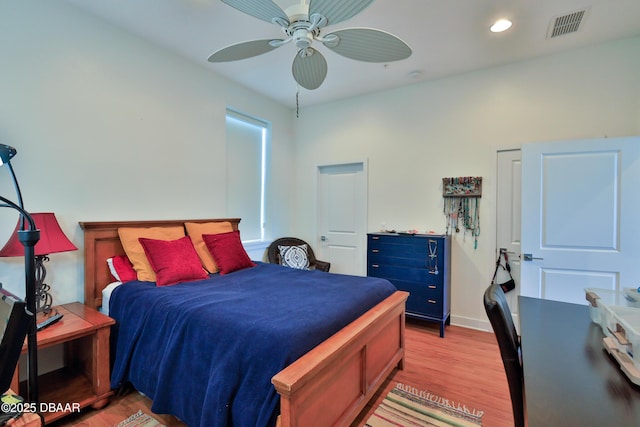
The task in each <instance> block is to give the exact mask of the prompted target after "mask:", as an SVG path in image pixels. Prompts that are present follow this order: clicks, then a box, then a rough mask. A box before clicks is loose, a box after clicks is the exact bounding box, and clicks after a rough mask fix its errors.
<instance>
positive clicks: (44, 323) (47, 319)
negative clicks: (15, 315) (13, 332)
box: [36, 311, 62, 331]
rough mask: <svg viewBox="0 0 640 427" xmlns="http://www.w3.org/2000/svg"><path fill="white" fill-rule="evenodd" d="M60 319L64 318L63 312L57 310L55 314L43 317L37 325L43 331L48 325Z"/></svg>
mask: <svg viewBox="0 0 640 427" xmlns="http://www.w3.org/2000/svg"><path fill="white" fill-rule="evenodd" d="M60 319H62V314H60V313H58V312H57V311H56V313H55V314H52V315H50V316H47V317H45V318H44V319H42V320H41V321H39V322H38V324H37V325H36V329H37V330H38V331H41V330H43V329H44V328H46V327H47V326H51V325H53V324H54V323H56V322H57V321H58V320H60Z"/></svg>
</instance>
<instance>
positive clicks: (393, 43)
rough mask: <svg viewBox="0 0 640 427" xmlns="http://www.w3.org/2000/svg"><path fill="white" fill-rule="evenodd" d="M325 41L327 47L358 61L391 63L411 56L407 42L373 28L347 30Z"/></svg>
mask: <svg viewBox="0 0 640 427" xmlns="http://www.w3.org/2000/svg"><path fill="white" fill-rule="evenodd" d="M334 36H336V37H337V40H335V37H334ZM324 39H325V41H324V42H323V43H324V45H325V46H326V47H328V48H329V49H331V50H333V51H334V52H336V53H338V54H340V55H342V56H346V57H347V58H351V59H355V60H357V61H365V62H391V61H399V60H401V59H406V58H408V57H409V56H411V48H410V47H409V45H407V44H406V43H405V42H403V41H402V40H400V39H399V38H398V37H396V36H394V35H393V34H390V33H387V32H386V31H381V30H374V29H372V28H347V29H345V30H339V31H334V32H333V33H330V34H327V35H325V36H324Z"/></svg>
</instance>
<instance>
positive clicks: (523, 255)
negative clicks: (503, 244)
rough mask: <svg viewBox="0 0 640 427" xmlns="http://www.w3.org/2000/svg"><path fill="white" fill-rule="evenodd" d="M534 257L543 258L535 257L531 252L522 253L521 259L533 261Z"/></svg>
mask: <svg viewBox="0 0 640 427" xmlns="http://www.w3.org/2000/svg"><path fill="white" fill-rule="evenodd" d="M534 259H544V258H536V257H534V256H533V255H531V254H522V260H523V261H533V260H534Z"/></svg>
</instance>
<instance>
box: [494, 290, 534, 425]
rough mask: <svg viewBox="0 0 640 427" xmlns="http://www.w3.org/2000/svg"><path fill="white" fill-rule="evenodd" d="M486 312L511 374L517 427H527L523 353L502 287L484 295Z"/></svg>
mask: <svg viewBox="0 0 640 427" xmlns="http://www.w3.org/2000/svg"><path fill="white" fill-rule="evenodd" d="M484 309H485V311H486V312H487V316H488V317H489V321H490V322H491V327H492V328H493V332H494V333H495V334H496V339H497V340H498V347H500V355H501V356H502V363H503V364H504V370H505V372H506V374H507V382H508V383H509V393H510V394H511V408H512V409H513V419H514V425H515V427H524V425H525V424H524V375H523V372H522V358H521V353H520V337H519V336H518V332H517V331H516V327H515V325H514V324H513V318H512V317H511V310H509V305H508V304H507V299H506V298H505V296H504V291H503V290H502V288H501V287H500V285H498V284H492V285H491V286H489V287H488V288H487V290H486V291H485V292H484Z"/></svg>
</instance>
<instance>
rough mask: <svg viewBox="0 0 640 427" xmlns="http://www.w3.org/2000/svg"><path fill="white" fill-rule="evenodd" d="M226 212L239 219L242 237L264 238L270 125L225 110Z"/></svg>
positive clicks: (245, 240)
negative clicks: (240, 220)
mask: <svg viewBox="0 0 640 427" xmlns="http://www.w3.org/2000/svg"><path fill="white" fill-rule="evenodd" d="M226 127H227V214H228V215H229V216H230V217H238V218H242V222H241V229H242V240H243V241H244V242H256V241H263V240H264V237H265V224H266V220H265V208H264V207H265V177H266V156H267V145H268V141H269V139H270V124H269V123H268V122H266V121H264V120H260V119H256V118H254V117H250V116H248V115H245V114H242V113H240V112H237V111H234V110H231V109H227V120H226Z"/></svg>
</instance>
